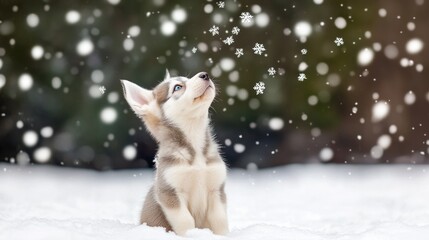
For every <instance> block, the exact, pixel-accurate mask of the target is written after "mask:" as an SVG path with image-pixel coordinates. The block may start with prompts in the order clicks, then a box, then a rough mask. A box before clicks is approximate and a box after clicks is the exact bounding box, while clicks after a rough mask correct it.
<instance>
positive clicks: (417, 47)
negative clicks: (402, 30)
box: [405, 38, 424, 54]
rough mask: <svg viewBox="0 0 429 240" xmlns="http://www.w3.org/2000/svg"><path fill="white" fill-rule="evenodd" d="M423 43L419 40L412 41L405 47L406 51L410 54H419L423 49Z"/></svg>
mask: <svg viewBox="0 0 429 240" xmlns="http://www.w3.org/2000/svg"><path fill="white" fill-rule="evenodd" d="M423 45H424V44H423V41H422V40H420V39H419V38H413V39H410V40H409V41H408V42H407V44H406V45H405V49H406V50H407V52H408V53H409V54H417V53H419V52H420V51H421V50H422V49H423Z"/></svg>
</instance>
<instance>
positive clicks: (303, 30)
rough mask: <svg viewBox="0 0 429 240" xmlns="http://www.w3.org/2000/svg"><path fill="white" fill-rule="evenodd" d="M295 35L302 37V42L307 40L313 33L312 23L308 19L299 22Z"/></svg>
mask: <svg viewBox="0 0 429 240" xmlns="http://www.w3.org/2000/svg"><path fill="white" fill-rule="evenodd" d="M294 32H295V35H296V36H298V37H299V38H300V41H301V42H306V41H307V37H308V36H309V35H310V34H311V32H312V28H311V25H310V23H308V22H306V21H300V22H298V23H297V24H296V25H295V27H294Z"/></svg>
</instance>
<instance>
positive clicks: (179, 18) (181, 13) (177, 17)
mask: <svg viewBox="0 0 429 240" xmlns="http://www.w3.org/2000/svg"><path fill="white" fill-rule="evenodd" d="M187 17H188V14H187V13H186V11H185V9H183V8H176V9H174V10H173V11H172V12H171V18H172V19H173V21H175V22H177V23H183V22H184V21H185V20H186V18H187Z"/></svg>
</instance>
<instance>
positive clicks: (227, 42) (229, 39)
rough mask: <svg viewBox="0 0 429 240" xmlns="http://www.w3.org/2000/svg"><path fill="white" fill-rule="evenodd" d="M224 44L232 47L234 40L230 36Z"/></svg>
mask: <svg viewBox="0 0 429 240" xmlns="http://www.w3.org/2000/svg"><path fill="white" fill-rule="evenodd" d="M223 43H225V44H227V45H231V44H233V43H234V38H233V37H232V36H229V37H227V38H226V39H225V40H223Z"/></svg>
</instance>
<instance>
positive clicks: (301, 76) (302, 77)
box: [298, 73, 307, 82]
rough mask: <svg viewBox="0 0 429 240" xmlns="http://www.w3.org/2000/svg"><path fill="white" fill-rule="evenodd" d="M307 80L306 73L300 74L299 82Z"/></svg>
mask: <svg viewBox="0 0 429 240" xmlns="http://www.w3.org/2000/svg"><path fill="white" fill-rule="evenodd" d="M305 79H307V76H305V73H300V74H299V75H298V81H301V82H302V81H304V80H305Z"/></svg>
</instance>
